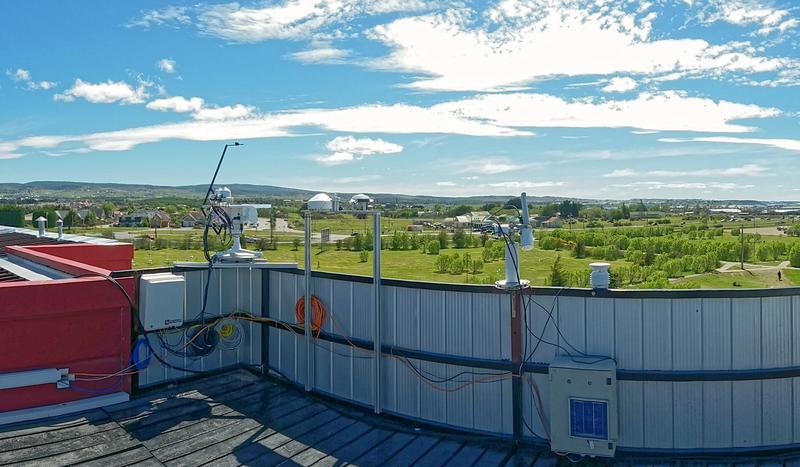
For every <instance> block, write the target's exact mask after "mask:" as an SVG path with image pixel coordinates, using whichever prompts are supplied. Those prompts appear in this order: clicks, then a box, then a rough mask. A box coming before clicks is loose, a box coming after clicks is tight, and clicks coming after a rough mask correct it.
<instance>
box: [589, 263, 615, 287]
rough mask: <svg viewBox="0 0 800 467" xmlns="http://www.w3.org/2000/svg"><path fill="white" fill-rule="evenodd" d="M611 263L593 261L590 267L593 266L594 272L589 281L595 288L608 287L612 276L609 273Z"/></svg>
mask: <svg viewBox="0 0 800 467" xmlns="http://www.w3.org/2000/svg"><path fill="white" fill-rule="evenodd" d="M610 266H611V265H610V264H608V263H591V264H589V267H590V268H592V273H591V274H590V275H589V281H590V282H591V283H592V288H593V289H607V288H608V286H609V283H610V281H611V278H610V276H609V274H608V268H609V267H610Z"/></svg>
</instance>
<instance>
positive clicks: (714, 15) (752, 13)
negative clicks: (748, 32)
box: [700, 0, 798, 36]
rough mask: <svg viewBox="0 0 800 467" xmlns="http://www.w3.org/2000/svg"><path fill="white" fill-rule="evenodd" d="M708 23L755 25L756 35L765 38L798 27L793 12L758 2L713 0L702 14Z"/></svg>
mask: <svg viewBox="0 0 800 467" xmlns="http://www.w3.org/2000/svg"><path fill="white" fill-rule="evenodd" d="M700 19H701V21H703V22H706V23H713V22H717V21H723V22H726V23H729V24H734V25H737V26H751V25H755V26H756V27H757V28H758V29H757V30H756V31H754V33H755V34H757V35H760V36H765V35H768V34H771V33H773V32H781V33H784V32H786V31H787V30H789V29H792V28H795V27H797V25H798V22H797V20H796V19H794V18H792V17H791V12H790V11H789V10H786V9H781V8H776V7H774V6H772V5H770V4H767V3H766V2H763V1H758V0H711V1H710V2H709V5H708V6H707V7H706V8H705V9H704V10H703V11H702V12H701V13H700Z"/></svg>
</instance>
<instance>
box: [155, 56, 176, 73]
mask: <svg viewBox="0 0 800 467" xmlns="http://www.w3.org/2000/svg"><path fill="white" fill-rule="evenodd" d="M156 66H157V67H158V69H159V70H161V71H163V72H164V73H168V74H172V73H175V60H172V59H170V58H162V59H161V60H159V61H157V62H156Z"/></svg>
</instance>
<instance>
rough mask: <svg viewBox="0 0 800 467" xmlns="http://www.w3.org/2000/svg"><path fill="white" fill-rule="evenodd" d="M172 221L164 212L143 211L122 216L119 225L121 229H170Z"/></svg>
mask: <svg viewBox="0 0 800 467" xmlns="http://www.w3.org/2000/svg"><path fill="white" fill-rule="evenodd" d="M171 220H172V219H171V218H170V216H169V214H167V213H166V212H164V211H162V210H141V211H134V212H132V213H130V214H124V215H122V216H120V218H119V223H118V224H119V226H120V227H142V226H149V227H169V223H170V221H171Z"/></svg>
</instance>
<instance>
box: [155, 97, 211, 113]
mask: <svg viewBox="0 0 800 467" xmlns="http://www.w3.org/2000/svg"><path fill="white" fill-rule="evenodd" d="M204 104H205V101H204V100H203V99H202V98H200V97H192V98H190V99H187V98H185V97H181V96H175V97H167V98H164V99H156V100H153V101H150V102H148V103H147V105H146V106H145V107H147V108H148V109H150V110H160V111H162V112H166V111H170V112H197V111H199V110H200V109H202V108H203V105H204Z"/></svg>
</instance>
